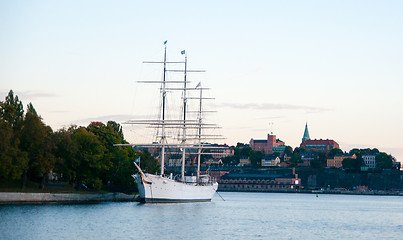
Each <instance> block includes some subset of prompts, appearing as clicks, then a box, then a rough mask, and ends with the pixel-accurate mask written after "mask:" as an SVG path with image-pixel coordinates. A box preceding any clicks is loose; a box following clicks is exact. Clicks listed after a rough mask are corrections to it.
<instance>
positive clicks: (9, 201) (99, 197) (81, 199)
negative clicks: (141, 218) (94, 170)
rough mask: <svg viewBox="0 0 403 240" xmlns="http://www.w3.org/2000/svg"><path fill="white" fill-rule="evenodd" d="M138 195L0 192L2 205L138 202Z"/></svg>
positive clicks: (0, 203)
mask: <svg viewBox="0 0 403 240" xmlns="http://www.w3.org/2000/svg"><path fill="white" fill-rule="evenodd" d="M137 199H138V195H137V194H136V195H128V194H124V193H92V194H79V193H24V192H0V205H25V204H37V205H41V204H87V203H100V202H136V201H137Z"/></svg>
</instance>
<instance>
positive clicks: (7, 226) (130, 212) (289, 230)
mask: <svg viewBox="0 0 403 240" xmlns="http://www.w3.org/2000/svg"><path fill="white" fill-rule="evenodd" d="M220 194H221V195H222V196H223V198H224V199H225V200H226V201H223V200H222V199H221V198H220V197H219V196H217V195H216V196H215V198H214V199H213V201H212V202H210V203H185V204H148V205H147V204H138V203H102V204H91V205H43V206H36V205H27V206H0V239H403V197H397V196H349V195H325V194H323V195H319V197H316V195H314V194H283V193H231V192H225V193H220Z"/></svg>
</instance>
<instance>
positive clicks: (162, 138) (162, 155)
mask: <svg viewBox="0 0 403 240" xmlns="http://www.w3.org/2000/svg"><path fill="white" fill-rule="evenodd" d="M164 46H165V52H164V74H163V79H162V127H161V128H162V129H161V131H162V133H161V144H162V147H161V176H164V165H165V143H166V137H165V98H166V89H165V83H166V82H165V75H166V71H167V41H165V42H164Z"/></svg>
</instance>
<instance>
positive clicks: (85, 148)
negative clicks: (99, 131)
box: [71, 127, 112, 189]
mask: <svg viewBox="0 0 403 240" xmlns="http://www.w3.org/2000/svg"><path fill="white" fill-rule="evenodd" d="M72 140H73V142H74V144H76V146H77V152H76V154H75V156H74V158H73V160H74V161H73V163H72V166H71V168H72V171H73V174H74V175H75V176H76V178H75V179H74V180H75V181H74V182H76V183H81V182H84V183H87V184H88V185H89V187H92V188H95V189H97V188H100V187H101V186H99V183H100V181H101V180H100V177H99V176H100V174H101V172H102V171H104V170H108V169H109V168H110V167H111V165H112V162H111V161H110V158H109V155H108V154H107V149H106V147H105V146H104V145H103V144H102V143H101V141H99V140H98V138H97V136H96V135H95V134H94V133H92V132H89V131H88V130H87V129H86V128H84V127H80V128H78V129H77V130H76V131H75V132H74V134H73V136H72Z"/></svg>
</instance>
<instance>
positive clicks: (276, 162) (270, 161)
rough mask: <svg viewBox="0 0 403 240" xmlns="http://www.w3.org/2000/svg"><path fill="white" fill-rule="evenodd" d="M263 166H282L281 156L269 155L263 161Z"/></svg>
mask: <svg viewBox="0 0 403 240" xmlns="http://www.w3.org/2000/svg"><path fill="white" fill-rule="evenodd" d="M261 165H262V167H278V166H280V158H279V157H278V156H275V155H267V156H264V158H263V159H262V161H261Z"/></svg>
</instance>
